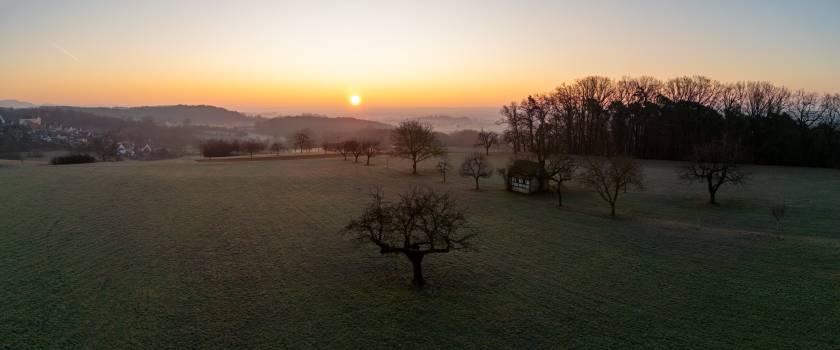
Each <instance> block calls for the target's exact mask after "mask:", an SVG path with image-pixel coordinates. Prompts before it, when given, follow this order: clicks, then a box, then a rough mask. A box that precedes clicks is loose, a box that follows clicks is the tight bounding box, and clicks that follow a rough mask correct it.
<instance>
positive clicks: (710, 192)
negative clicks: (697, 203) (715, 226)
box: [706, 176, 717, 204]
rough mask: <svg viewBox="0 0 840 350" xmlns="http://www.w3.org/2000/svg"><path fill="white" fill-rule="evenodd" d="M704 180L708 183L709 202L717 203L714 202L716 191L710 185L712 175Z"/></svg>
mask: <svg viewBox="0 0 840 350" xmlns="http://www.w3.org/2000/svg"><path fill="white" fill-rule="evenodd" d="M706 182H707V183H708V184H709V204H717V203H715V193H716V192H717V189H715V186H713V185H712V177H711V176H709V177H707V178H706Z"/></svg>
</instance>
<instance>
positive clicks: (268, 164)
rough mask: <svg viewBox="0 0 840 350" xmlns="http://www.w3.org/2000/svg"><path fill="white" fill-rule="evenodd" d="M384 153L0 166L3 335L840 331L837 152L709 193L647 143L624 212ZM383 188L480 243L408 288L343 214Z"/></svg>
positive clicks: (491, 336)
mask: <svg viewBox="0 0 840 350" xmlns="http://www.w3.org/2000/svg"><path fill="white" fill-rule="evenodd" d="M459 157H460V155H457V154H456V155H453V159H454V160H456V163H457V160H458V159H459ZM508 157H509V155H505V154H497V155H493V156H492V157H491V159H492V161H493V162H494V165H495V166H496V167H502V166H504V165H505V163H506V161H507V158H508ZM373 163H374V164H373V165H372V166H369V167H368V166H364V165H361V164H353V163H352V162H350V161H344V160H341V159H340V158H331V159H307V160H279V161H262V162H225V163H212V162H202V163H198V162H195V161H193V160H189V159H180V160H174V161H159V162H120V163H96V164H86V165H68V166H2V167H0V282H1V283H2V284H0V348H3V349H28V348H33V349H52V348H61V349H65V348H85V349H93V348H103V349H129V348H177V349H183V348H412V349H413V348H427V349H440V348H488V347H494V348H515V349H521V348H671V349H674V348H677V349H689V348H696V349H708V348H753V349H769V348H806V349H836V348H840V171H838V170H833V169H812V168H789V167H762V166H752V167H749V171H750V172H751V173H752V181H750V182H749V183H748V184H747V185H745V186H742V187H723V188H722V189H721V192H720V193H719V194H718V199H719V202H720V204H719V205H717V206H710V205H708V204H706V193H705V192H704V187H703V185H700V184H696V185H695V184H685V183H682V182H680V181H679V180H678V178H677V175H676V171H675V169H676V167H677V166H678V163H674V162H664V161H646V162H644V170H645V176H646V187H647V188H646V189H645V190H644V191H634V192H631V193H627V194H626V195H624V196H623V197H621V198H620V199H619V203H618V217H617V218H614V219H613V218H610V217H609V207H608V206H607V204H606V203H604V202H602V201H600V199H599V198H598V196H597V194H594V193H591V192H589V191H587V190H585V189H583V188H581V187H580V186H579V185H578V184H576V183H575V182H571V183H569V184H568V188H567V190H566V193H565V196H564V204H565V206H564V207H563V208H558V207H557V206H556V198H555V196H554V195H552V194H546V195H535V196H527V195H521V194H516V193H510V192H507V191H505V190H504V189H503V187H504V186H503V185H502V181H501V179H500V178H498V177H495V176H494V177H493V178H491V179H487V180H483V181H482V188H483V190H482V191H474V190H472V183H471V181H472V180H471V179H465V178H460V177H457V176H456V175H455V174H454V173H453V174H449V176H448V180H449V181H448V183H446V184H444V183H441V181H440V176H439V175H438V174H437V173H435V171H434V170H433V164H432V163H433V162H432V161H429V162H426V163H423V169H421V170H422V171H421V175H420V176H411V175H410V174H409V171H410V165H409V164H407V163H406V162H404V161H401V160H398V159H395V158H391V159H388V158H387V157H378V158H375V159H374V162H373ZM376 186H381V187H382V189H383V190H384V192H385V195H386V197H389V198H394V197H395V196H396V195H397V194H398V193H401V192H404V191H406V190H408V189H409V188H411V186H429V187H433V188H435V189H438V190H441V191H449V192H450V193H452V194H453V196H455V197H456V198H457V199H458V202H459V203H460V205H462V206H463V207H465V208H466V209H467V212H468V216H467V218H468V220H469V226H470V227H469V229H470V230H475V231H477V232H479V234H480V237H479V240H478V250H477V251H475V252H466V253H462V252H453V253H449V254H436V255H431V256H429V257H427V259H426V260H425V261H424V268H425V270H424V273H425V276H426V278H427V282H428V284H429V286H428V287H427V288H426V289H424V290H414V289H412V288H410V286H409V279H410V273H411V271H410V264H409V263H408V262H407V260H406V259H405V258H403V257H400V256H382V255H380V254H379V253H378V250H377V249H376V248H375V247H373V246H370V245H365V244H361V243H359V242H357V241H355V240H353V239H352V238H350V237H347V236H343V235H341V234H340V233H339V231H340V229H341V228H342V226H343V225H345V224H346V223H347V222H348V221H349V220H351V219H352V218H354V217H355V216H357V215H359V214H360V213H361V210H362V207H363V206H364V205H365V204H366V202H367V201H368V197H367V195H368V193H370V191H371V190H372V189H373V188H375V187H376ZM782 202H784V203H785V204H786V205H787V206H788V211H787V216H786V217H785V218H784V219H783V221H782V224H781V229H779V227H777V223H776V221H775V220H774V219H773V217H772V216H771V215H770V208H771V206H773V205H775V204H778V203H782Z"/></svg>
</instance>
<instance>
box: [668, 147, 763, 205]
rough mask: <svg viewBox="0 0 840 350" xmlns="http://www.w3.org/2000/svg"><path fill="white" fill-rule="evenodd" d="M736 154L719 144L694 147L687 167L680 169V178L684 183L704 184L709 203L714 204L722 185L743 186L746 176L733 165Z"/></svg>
mask: <svg viewBox="0 0 840 350" xmlns="http://www.w3.org/2000/svg"><path fill="white" fill-rule="evenodd" d="M735 159H736V154H735V152H734V151H733V150H731V149H728V148H727V147H725V146H723V145H722V144H720V143H709V144H705V145H702V146H698V147H695V149H694V154H693V155H692V157H691V161H690V163H689V164H688V165H686V166H685V167H683V168H682V169H680V172H679V175H680V178H682V179H683V180H686V181H690V182H693V181H696V182H705V183H706V186H707V188H708V190H709V203H710V204H715V203H716V196H717V191H718V189H720V187H721V186H722V185H723V184H726V183H731V184H733V185H740V184H743V183H744V182H745V181H746V180H747V174H746V173H744V172H742V171H741V169H740V168H739V167H738V165H737V164H735Z"/></svg>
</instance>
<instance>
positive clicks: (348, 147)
mask: <svg viewBox="0 0 840 350" xmlns="http://www.w3.org/2000/svg"><path fill="white" fill-rule="evenodd" d="M357 144H358V142H357V141H353V140H347V141H344V142H342V143H340V144H339V145H338V153H339V154H341V155H342V156H343V157H344V160H347V156H349V155H350V153H352V151H353V150H354V149H356V148H358V145H357Z"/></svg>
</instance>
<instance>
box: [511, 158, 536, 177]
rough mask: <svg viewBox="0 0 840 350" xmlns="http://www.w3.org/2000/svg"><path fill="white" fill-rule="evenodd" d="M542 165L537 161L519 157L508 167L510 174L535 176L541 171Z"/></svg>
mask: <svg viewBox="0 0 840 350" xmlns="http://www.w3.org/2000/svg"><path fill="white" fill-rule="evenodd" d="M539 168H540V165H539V164H537V162H534V161H530V160H525V159H517V160H516V161H514V162H513V164H512V165H511V166H510V168H508V174H509V175H510V176H516V177H535V176H537V172H538V171H539Z"/></svg>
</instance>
